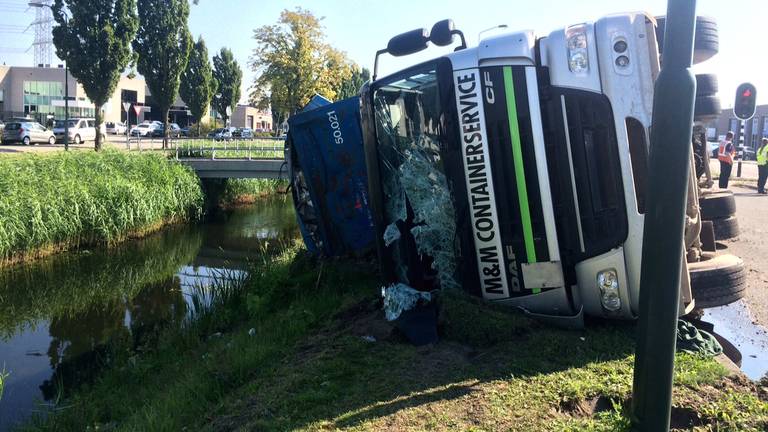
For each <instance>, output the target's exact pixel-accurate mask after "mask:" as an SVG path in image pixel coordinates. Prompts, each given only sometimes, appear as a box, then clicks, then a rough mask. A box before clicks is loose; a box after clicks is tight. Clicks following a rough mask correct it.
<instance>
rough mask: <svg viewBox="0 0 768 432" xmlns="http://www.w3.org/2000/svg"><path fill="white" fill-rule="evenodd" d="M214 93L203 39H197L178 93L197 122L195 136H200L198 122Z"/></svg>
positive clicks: (214, 88)
mask: <svg viewBox="0 0 768 432" xmlns="http://www.w3.org/2000/svg"><path fill="white" fill-rule="evenodd" d="M215 91H216V81H215V80H214V79H213V68H212V67H211V61H210V60H209V59H208V48H207V47H206V46H205V41H204V40H203V37H202V36H200V38H198V40H197V42H196V43H195V45H194V46H193V47H192V52H190V53H189V63H188V64H187V69H186V70H185V71H184V73H183V74H182V76H181V87H180V88H179V93H180V94H181V98H182V99H183V100H184V102H185V103H186V104H187V107H189V111H190V112H191V113H192V117H194V119H195V121H196V122H197V134H198V136H199V135H200V121H201V120H202V118H203V116H204V115H205V113H206V112H207V111H208V108H209V107H210V106H211V98H213V93H214V92H215Z"/></svg>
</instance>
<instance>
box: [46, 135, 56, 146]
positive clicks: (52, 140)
mask: <svg viewBox="0 0 768 432" xmlns="http://www.w3.org/2000/svg"><path fill="white" fill-rule="evenodd" d="M48 144H50V145H54V144H56V138H54V137H50V138H48Z"/></svg>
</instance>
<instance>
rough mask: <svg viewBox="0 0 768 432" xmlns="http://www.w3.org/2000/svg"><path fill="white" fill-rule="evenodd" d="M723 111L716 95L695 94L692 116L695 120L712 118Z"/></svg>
mask: <svg viewBox="0 0 768 432" xmlns="http://www.w3.org/2000/svg"><path fill="white" fill-rule="evenodd" d="M722 112H723V109H722V107H721V106H720V98H719V97H717V96H697V97H696V106H695V107H694V108H693V118H694V119H696V120H708V119H714V118H717V117H719V116H720V114H721V113H722Z"/></svg>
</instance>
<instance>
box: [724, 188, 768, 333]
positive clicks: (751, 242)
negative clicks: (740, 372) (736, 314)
mask: <svg viewBox="0 0 768 432" xmlns="http://www.w3.org/2000/svg"><path fill="white" fill-rule="evenodd" d="M731 190H733V192H734V194H735V196H736V216H737V217H738V219H739V227H740V229H741V235H740V236H739V237H738V238H736V239H733V240H730V241H726V242H724V243H725V244H726V245H727V246H728V252H730V253H732V254H734V255H736V256H739V257H741V259H743V260H744V265H745V266H746V268H747V295H746V302H747V304H748V305H749V309H750V311H751V312H752V318H753V319H754V320H755V321H757V322H758V323H760V324H762V325H763V326H767V325H768V196H766V195H759V194H757V193H756V192H755V190H754V189H747V188H744V187H732V188H731Z"/></svg>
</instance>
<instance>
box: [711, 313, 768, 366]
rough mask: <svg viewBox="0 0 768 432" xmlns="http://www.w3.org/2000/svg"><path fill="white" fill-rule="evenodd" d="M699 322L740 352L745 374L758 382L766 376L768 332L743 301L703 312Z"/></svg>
mask: <svg viewBox="0 0 768 432" xmlns="http://www.w3.org/2000/svg"><path fill="white" fill-rule="evenodd" d="M702 320H704V321H706V322H709V323H711V324H714V326H715V328H714V331H715V332H716V333H717V334H719V335H720V336H722V337H724V338H726V339H728V341H729V342H731V343H732V344H733V345H734V346H735V347H736V348H737V349H738V350H739V351H740V352H741V355H742V359H741V370H742V371H743V372H744V374H745V375H747V376H748V377H749V378H751V379H753V380H759V379H761V378H762V377H764V376H766V374H768V329H766V328H765V327H763V326H761V325H759V324H757V323H756V322H755V319H754V318H753V317H752V315H751V313H750V311H749V309H748V308H747V305H746V304H745V303H744V301H738V302H736V303H733V304H730V305H728V306H722V307H718V308H712V309H706V310H705V313H704V317H702Z"/></svg>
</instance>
